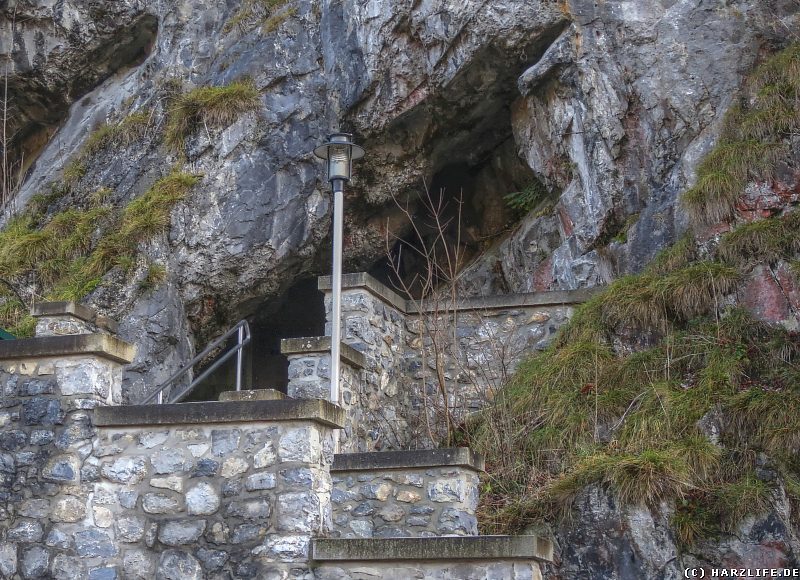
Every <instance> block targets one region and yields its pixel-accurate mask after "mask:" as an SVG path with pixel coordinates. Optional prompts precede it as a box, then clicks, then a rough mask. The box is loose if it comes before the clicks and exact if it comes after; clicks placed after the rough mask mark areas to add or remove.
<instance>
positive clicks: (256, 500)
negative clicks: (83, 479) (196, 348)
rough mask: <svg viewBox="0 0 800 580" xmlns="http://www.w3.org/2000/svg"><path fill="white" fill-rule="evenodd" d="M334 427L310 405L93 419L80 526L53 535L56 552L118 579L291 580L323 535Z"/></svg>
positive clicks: (171, 409)
mask: <svg viewBox="0 0 800 580" xmlns="http://www.w3.org/2000/svg"><path fill="white" fill-rule="evenodd" d="M343 419H344V413H343V412H342V411H341V409H338V408H336V407H334V406H333V405H331V404H330V403H328V402H326V401H319V400H316V401H293V400H288V399H287V400H272V401H253V400H250V401H231V402H213V403H186V404H173V405H156V406H126V407H116V408H110V407H109V408H104V409H98V410H97V412H96V417H95V422H96V425H97V427H98V429H99V433H98V436H97V438H96V441H95V446H94V449H93V453H92V454H91V455H90V456H89V457H88V458H87V462H86V463H87V464H88V465H91V466H92V468H93V476H92V477H91V478H90V479H89V480H88V481H87V487H86V490H85V491H86V493H85V494H84V495H82V496H81V497H80V498H79V499H80V507H79V508H78V509H79V511H80V512H81V513H82V514H85V517H84V518H83V519H77V516H76V517H75V518H74V520H73V521H71V522H70V523H68V524H61V525H60V526H59V528H58V529H59V532H61V533H63V534H64V535H65V536H66V537H72V538H74V541H73V542H72V543H71V544H70V545H69V546H67V547H66V550H69V551H71V552H74V553H76V554H77V555H78V556H82V558H83V561H82V562H81V563H80V564H77V563H76V566H83V567H81V568H80V570H81V572H82V573H85V572H84V570H86V568H88V567H95V568H101V567H106V568H113V569H114V570H115V572H116V573H117V574H118V575H119V576H121V577H124V578H141V579H150V578H187V579H194V578H198V579H199V578H230V577H234V578H265V577H269V574H274V575H275V577H278V578H285V577H287V576H288V575H289V573H290V571H294V572H292V573H297V571H298V570H303V569H305V568H306V566H307V561H308V556H309V554H308V552H309V544H310V540H311V538H312V537H313V536H326V535H329V533H330V529H331V518H330V513H331V510H330V491H331V480H330V465H331V462H332V459H333V431H334V429H337V428H339V427H340V425H341V422H342V421H343ZM76 505H77V504H76ZM90 518H93V520H91V519H90ZM92 524H93V525H92ZM80 577H83V576H80V575H76V576H74V578H80Z"/></svg>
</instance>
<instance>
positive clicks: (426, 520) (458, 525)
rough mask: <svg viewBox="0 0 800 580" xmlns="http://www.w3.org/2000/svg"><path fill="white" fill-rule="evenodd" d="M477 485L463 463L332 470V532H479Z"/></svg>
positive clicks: (354, 534)
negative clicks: (461, 464) (437, 465)
mask: <svg viewBox="0 0 800 580" xmlns="http://www.w3.org/2000/svg"><path fill="white" fill-rule="evenodd" d="M478 486H479V478H478V472H477V471H476V470H475V469H473V468H470V467H463V466H443V467H413V466H408V467H398V468H394V469H361V470H335V471H334V472H333V492H332V494H331V501H332V507H333V523H334V529H333V537H341V538H401V537H432V536H445V535H457V536H468V535H477V534H478V520H477V517H476V516H475V512H476V509H477V507H478V495H479V492H478V489H479V488H478ZM410 577H411V578H413V577H414V576H410Z"/></svg>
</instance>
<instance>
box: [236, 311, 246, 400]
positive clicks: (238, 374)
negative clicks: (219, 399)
mask: <svg viewBox="0 0 800 580" xmlns="http://www.w3.org/2000/svg"><path fill="white" fill-rule="evenodd" d="M243 343H244V325H242V326H240V327H239V350H238V351H237V352H236V390H237V391H241V390H242V362H243V360H244V344H243Z"/></svg>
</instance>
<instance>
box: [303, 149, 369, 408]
mask: <svg viewBox="0 0 800 580" xmlns="http://www.w3.org/2000/svg"><path fill="white" fill-rule="evenodd" d="M314 155H316V156H317V157H319V158H320V159H325V160H326V161H327V162H328V181H330V183H331V189H332V190H333V272H332V275H331V291H332V296H331V301H332V304H331V402H332V403H333V404H335V405H338V404H339V377H340V375H341V371H340V363H341V356H340V351H341V341H342V244H343V241H342V231H343V230H344V185H345V183H346V182H348V181H350V178H351V176H352V173H353V159H361V158H362V157H363V156H364V149H362V148H361V147H359V146H358V145H355V144H354V143H353V136H352V135H350V134H349V133H334V134H332V135H330V136H329V137H328V141H327V142H326V143H324V144H322V145H320V146H319V147H317V148H316V149H314Z"/></svg>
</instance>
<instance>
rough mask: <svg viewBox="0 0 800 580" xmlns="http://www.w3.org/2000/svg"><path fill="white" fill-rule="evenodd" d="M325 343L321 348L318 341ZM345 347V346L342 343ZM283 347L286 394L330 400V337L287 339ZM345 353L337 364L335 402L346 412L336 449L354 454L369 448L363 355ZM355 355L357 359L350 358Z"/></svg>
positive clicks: (302, 397)
mask: <svg viewBox="0 0 800 580" xmlns="http://www.w3.org/2000/svg"><path fill="white" fill-rule="evenodd" d="M320 343H324V348H322V347H320V346H319V344H320ZM345 348H346V345H345ZM282 350H283V351H284V352H285V353H286V354H287V357H288V359H289V384H288V385H287V395H288V396H290V397H293V398H296V399H323V400H329V399H330V389H331V353H330V340H329V339H327V340H326V339H325V337H311V338H301V339H289V340H284V341H283V346H282ZM352 354H353V355H359V356H350V357H348V356H344V357H342V361H341V364H340V367H339V368H340V373H341V374H340V381H339V401H338V403H337V404H338V405H339V406H340V407H342V408H343V409H344V410H345V411H346V420H345V424H344V428H343V429H341V430H340V431H339V432H338V433H337V434H336V437H337V438H338V445H337V451H338V452H341V453H355V452H358V451H367V450H368V449H370V445H369V437H368V433H367V432H366V431H365V430H364V426H365V422H364V421H363V415H364V412H363V404H362V391H363V385H364V371H363V364H364V363H363V357H361V356H360V353H357V352H355V353H352ZM355 358H358V361H355V360H353V359H355Z"/></svg>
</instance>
